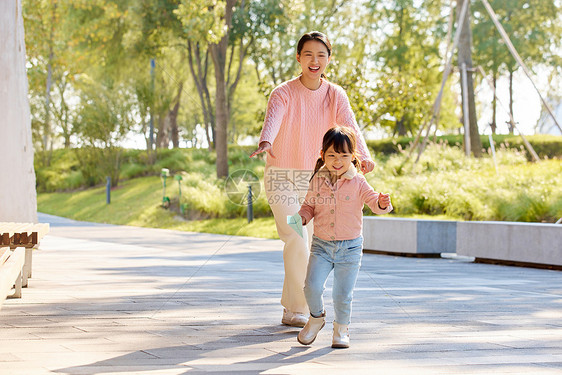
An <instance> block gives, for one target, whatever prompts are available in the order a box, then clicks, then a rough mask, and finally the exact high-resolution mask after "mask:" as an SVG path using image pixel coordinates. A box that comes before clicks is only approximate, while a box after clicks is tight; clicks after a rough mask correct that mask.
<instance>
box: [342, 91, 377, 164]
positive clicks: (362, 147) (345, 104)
mask: <svg viewBox="0 0 562 375" xmlns="http://www.w3.org/2000/svg"><path fill="white" fill-rule="evenodd" d="M336 101H337V114H336V122H337V124H338V125H342V126H348V127H350V128H351V129H353V132H354V133H355V136H356V137H357V151H358V154H359V156H360V157H361V161H363V160H373V159H372V158H371V153H370V152H369V149H368V148H367V143H366V142H365V138H364V137H363V134H362V133H361V129H359V125H357V121H356V120H355V115H354V114H353V110H352V109H351V104H349V98H348V97H347V94H346V93H345V91H344V90H343V89H342V88H338V89H336Z"/></svg>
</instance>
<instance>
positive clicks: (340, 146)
mask: <svg viewBox="0 0 562 375" xmlns="http://www.w3.org/2000/svg"><path fill="white" fill-rule="evenodd" d="M330 146H332V147H333V148H334V151H335V152H337V153H339V154H344V153H350V154H351V156H352V157H353V161H352V163H353V165H354V166H355V167H359V157H358V156H357V140H356V138H355V134H353V132H352V131H351V130H349V129H348V128H345V127H343V126H334V127H333V128H330V129H329V130H328V131H327V132H326V134H324V138H322V157H320V158H318V160H317V161H316V166H315V167H314V173H313V174H312V177H311V178H310V179H311V180H312V178H313V177H314V175H315V174H316V172H318V171H319V170H320V168H322V166H323V165H324V158H323V155H324V153H325V152H326V151H327V150H328V149H329V148H330Z"/></svg>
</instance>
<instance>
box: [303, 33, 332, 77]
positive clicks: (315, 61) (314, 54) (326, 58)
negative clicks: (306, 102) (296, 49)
mask: <svg viewBox="0 0 562 375" xmlns="http://www.w3.org/2000/svg"><path fill="white" fill-rule="evenodd" d="M330 57H331V56H330V53H329V52H328V48H326V46H325V45H324V43H322V42H320V41H318V40H309V41H307V42H306V43H304V45H303V47H302V50H301V52H300V53H299V54H297V61H298V62H299V63H300V65H301V68H302V75H303V78H305V79H306V80H309V81H317V80H320V77H321V76H322V73H324V71H325V70H326V67H327V66H328V63H329V62H330Z"/></svg>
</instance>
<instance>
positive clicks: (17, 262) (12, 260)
mask: <svg viewBox="0 0 562 375" xmlns="http://www.w3.org/2000/svg"><path fill="white" fill-rule="evenodd" d="M24 262H25V249H23V248H17V249H15V250H14V251H12V250H10V248H9V247H0V308H2V304H3V303H4V300H5V299H6V298H8V297H11V298H21V288H22V286H23V285H22V284H23V265H24ZM12 288H14V289H15V291H14V293H13V294H10V292H11V290H12Z"/></svg>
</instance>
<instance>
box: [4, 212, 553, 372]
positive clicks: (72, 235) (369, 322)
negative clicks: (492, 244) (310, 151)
mask: <svg viewBox="0 0 562 375" xmlns="http://www.w3.org/2000/svg"><path fill="white" fill-rule="evenodd" d="M71 224H72V225H70V224H68V222H67V224H65V225H62V226H61V225H60V224H59V226H52V231H51V234H50V235H49V236H47V237H46V238H45V239H44V241H43V242H42V246H41V250H39V251H37V252H36V255H37V256H35V255H34V275H33V279H32V280H31V281H32V283H31V284H30V288H28V290H27V291H28V293H27V294H25V296H24V298H22V299H21V300H9V301H7V302H6V304H5V305H4V306H3V309H2V310H1V311H0V315H1V316H2V319H0V338H2V339H3V340H0V357H2V354H4V358H6V360H5V361H4V362H0V367H2V369H4V368H9V369H10V370H11V371H13V373H14V374H15V375H19V374H20V373H26V372H25V371H26V370H28V372H27V373H26V374H35V373H38V374H41V373H44V370H45V369H46V368H47V369H49V370H52V371H53V373H60V374H112V373H116V374H117V373H118V374H145V373H146V374H203V373H209V372H212V373H215V374H220V373H224V374H244V375H248V374H250V375H252V374H299V375H301V374H307V375H308V374H321V375H328V374H338V375H340V374H342V373H349V374H369V375H371V374H373V373H380V374H385V375H386V374H432V375H434V374H473V373H475V374H490V373H492V371H494V373H495V371H497V373H505V374H515V373H525V374H535V373H536V374H541V373H559V372H560V369H561V368H560V363H562V360H561V359H560V351H559V350H558V349H559V348H560V347H562V345H561V343H560V340H561V339H560V337H561V335H560V327H561V323H560V322H559V320H560V319H559V317H560V315H559V314H560V311H562V308H561V307H562V298H561V296H562V274H561V273H560V272H552V271H548V270H534V269H525V268H514V267H498V266H491V265H481V264H472V263H468V262H459V261H452V260H443V259H417V258H399V257H393V256H381V255H374V254H367V255H365V256H364V257H363V266H362V269H361V271H360V276H359V280H358V284H357V288H356V294H355V299H354V312H353V323H352V325H351V345H352V346H351V348H350V349H347V350H335V349H332V348H331V347H330V344H331V329H332V324H331V320H332V319H333V306H332V302H331V294H330V287H331V285H332V280H331V278H330V279H329V280H328V284H327V287H328V289H327V291H326V296H325V300H326V308H327V311H328V312H329V319H328V320H329V322H328V324H327V325H326V327H325V328H324V330H322V331H321V332H320V334H319V337H318V338H317V340H316V341H315V343H314V344H313V345H312V346H310V347H308V346H302V345H300V344H298V343H297V342H296V335H297V333H298V331H299V329H298V328H292V327H286V326H283V325H281V324H280V319H281V307H280V305H279V299H280V291H281V284H282V280H283V271H282V268H283V266H282V253H281V248H282V244H281V243H280V241H274V240H262V239H260V240H256V239H250V238H243V237H241V238H237V237H231V236H213V235H208V234H194V233H181V232H174V231H165V230H152V229H147V228H132V227H117V226H106V225H86V224H82V223H79V225H78V224H74V223H71ZM63 260H64V261H63ZM69 264H72V267H69ZM6 332H7V333H6ZM18 345H20V346H18ZM21 345H23V346H26V345H29V348H30V349H31V351H28V352H27V351H23V349H22V346H21ZM34 345H39V346H34ZM41 345H42V346H41ZM12 347H13V349H14V350H11V349H12ZM54 348H56V350H55V349H54ZM53 350H54V352H53ZM58 350H60V351H61V353H62V354H60V353H59V352H57V351H58ZM20 356H22V357H23V358H21V357H20ZM496 359H497V360H496ZM2 365H6V366H9V367H4V366H2ZM22 370H23V371H22ZM2 375H4V374H3V373H2Z"/></svg>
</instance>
